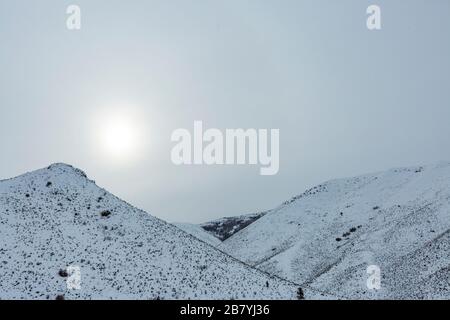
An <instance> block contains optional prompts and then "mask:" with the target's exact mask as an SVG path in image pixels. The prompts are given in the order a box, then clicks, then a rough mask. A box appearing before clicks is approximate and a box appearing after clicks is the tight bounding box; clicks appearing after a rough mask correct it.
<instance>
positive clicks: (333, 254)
mask: <svg viewBox="0 0 450 320" xmlns="http://www.w3.org/2000/svg"><path fill="white" fill-rule="evenodd" d="M219 248H220V249H221V250H224V251H226V252H229V253H230V254H233V255H234V256H235V257H236V258H238V259H240V260H242V261H245V262H247V263H249V264H251V265H253V266H255V267H257V268H260V269H261V270H264V271H266V272H269V273H272V274H276V275H278V276H281V277H284V278H286V279H289V280H292V281H294V282H296V283H298V284H302V285H304V286H307V287H309V288H315V289H316V290H320V291H323V292H327V293H330V294H333V295H336V296H337V297H342V298H418V299H420V298H446V299H449V298H450V164H449V163H441V164H438V165H434V166H427V167H416V168H404V169H393V170H389V171H387V172H382V173H377V174H369V175H364V176H360V177H356V178H350V179H340V180H334V181H329V182H326V183H324V184H322V185H319V186H317V187H315V188H313V189H311V190H308V191H306V192H305V193H303V194H302V195H299V196H297V197H294V198H293V199H291V200H289V201H287V202H286V203H284V204H283V205H281V206H280V207H278V208H276V209H274V210H272V211H271V212H269V213H268V214H267V215H265V216H264V217H262V218H260V219H259V220H257V221H256V222H254V223H253V224H251V225H250V226H248V227H247V228H245V229H243V230H242V231H240V232H238V233H237V234H235V235H234V236H232V237H231V238H229V239H228V240H226V241H225V242H223V243H222V244H221V245H220V246H219ZM369 265H377V266H379V267H380V269H381V275H382V279H381V289H380V290H379V291H372V290H368V288H367V285H366V281H367V279H368V274H367V267H368V266H369Z"/></svg>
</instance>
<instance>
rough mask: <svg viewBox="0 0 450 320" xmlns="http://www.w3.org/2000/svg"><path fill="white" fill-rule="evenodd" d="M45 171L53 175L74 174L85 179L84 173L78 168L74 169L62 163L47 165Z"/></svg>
mask: <svg viewBox="0 0 450 320" xmlns="http://www.w3.org/2000/svg"><path fill="white" fill-rule="evenodd" d="M47 170H51V171H53V172H55V173H75V174H77V175H79V176H82V177H84V178H87V175H86V173H85V172H84V171H83V170H81V169H78V168H75V167H74V166H72V165H70V164H66V163H62V162H57V163H53V164H51V165H49V166H48V167H47Z"/></svg>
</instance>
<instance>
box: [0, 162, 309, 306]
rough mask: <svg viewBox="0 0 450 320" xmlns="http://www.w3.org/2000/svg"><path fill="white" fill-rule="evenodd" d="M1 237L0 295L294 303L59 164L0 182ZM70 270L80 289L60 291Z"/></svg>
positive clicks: (284, 285) (260, 276) (287, 288)
mask: <svg viewBox="0 0 450 320" xmlns="http://www.w3.org/2000/svg"><path fill="white" fill-rule="evenodd" d="M0 237H1V240H2V245H1V247H0V279H1V285H0V299H12V298H14V299H55V298H60V299H62V298H64V299H118V298H122V299H157V298H161V299H201V298H203V299H252V298H255V299H293V298H295V297H296V291H297V288H298V287H297V286H295V285H293V284H292V283H288V282H286V281H283V280H280V279H278V278H276V277H272V276H268V275H267V274H265V273H263V272H260V271H258V270H256V269H253V268H251V267H249V266H247V265H245V264H243V263H241V262H239V261H237V260H235V259H234V258H232V257H230V256H228V255H226V254H224V253H222V252H220V251H218V250H216V249H214V248H213V247H211V246H210V245H208V244H206V243H204V242H201V241H199V240H197V239H195V238H194V237H192V236H190V235H188V234H186V233H185V232H184V231H181V230H180V229H178V228H176V227H175V226H173V225H170V224H168V223H166V222H163V221H161V220H159V219H157V218H155V217H153V216H151V215H149V214H147V213H146V212H144V211H141V210H138V209H136V208H134V207H132V206H130V205H129V204H127V203H125V202H124V201H122V200H120V199H118V198H116V197H115V196H113V195H111V194H110V193H108V192H107V191H105V190H103V189H101V188H99V187H97V186H96V185H95V183H94V182H93V181H90V180H88V179H87V178H86V175H85V174H84V173H83V172H82V171H80V170H78V169H75V168H73V167H71V166H68V165H64V164H55V165H52V166H50V167H48V168H46V169H41V170H38V171H35V172H31V173H28V174H25V175H23V176H20V177H17V178H14V179H9V180H4V181H1V182H0ZM69 266H78V267H80V270H81V290H69V289H68V288H67V286H66V280H67V277H68V274H67V272H66V269H67V267H69ZM305 295H306V297H307V298H308V297H314V296H313V294H312V293H311V294H310V293H309V292H308V291H306V292H305Z"/></svg>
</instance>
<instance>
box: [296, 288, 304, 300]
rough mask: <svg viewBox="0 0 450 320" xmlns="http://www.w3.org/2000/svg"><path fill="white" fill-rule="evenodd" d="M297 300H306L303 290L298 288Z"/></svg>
mask: <svg viewBox="0 0 450 320" xmlns="http://www.w3.org/2000/svg"><path fill="white" fill-rule="evenodd" d="M297 299H298V300H305V294H304V293H303V289H302V288H298V290H297Z"/></svg>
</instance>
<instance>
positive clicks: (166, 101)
mask: <svg viewBox="0 0 450 320" xmlns="http://www.w3.org/2000/svg"><path fill="white" fill-rule="evenodd" d="M70 4H77V5H79V6H80V8H81V12H82V20H81V22H82V27H81V30H77V31H69V30H67V28H66V18H67V15H66V12H65V11H66V8H67V6H68V5H70ZM370 4H378V5H379V6H380V7H381V10H382V11H381V12H382V30H380V31H369V30H368V29H367V27H366V8H367V7H368V6H369V5H370ZM113 110H114V112H116V110H120V111H119V114H122V115H124V116H125V117H126V116H128V115H130V117H131V118H132V119H135V120H131V121H136V126H137V127H139V128H140V129H141V131H140V132H141V134H142V136H141V137H140V138H139V139H140V142H139V148H138V150H137V151H136V150H135V151H134V153H135V154H134V155H133V157H130V158H128V160H127V161H121V162H120V163H119V162H118V161H115V159H113V158H112V157H110V156H108V155H107V154H106V153H105V152H104V151H103V149H102V146H100V145H98V144H99V142H98V140H99V139H98V136H99V132H98V131H99V130H100V129H101V126H102V119H107V118H108V116H109V113H110V112H112V111H113ZM449 119H450V1H448V0H432V1H430V0H426V1H425V0H422V1H417V0H408V1H401V0H398V1H392V0H390V1H380V0H378V1H375V0H374V1H362V0H342V1H335V0H328V1H326V0H321V1H319V0H310V1H309V0H308V1H303V0H292V1H287V0H282V1H274V0H270V1H268V0H253V1H245V0H227V1H218V0H214V1H211V0H177V1H172V0H161V1H149V0H147V1H137V0H132V1H112V0H108V1H106V0H95V1H92V0H89V1H84V0H78V1H61V0H53V1H46V0H41V1H29V0H27V1H22V0H0V179H3V178H9V177H13V176H16V175H19V174H21V173H24V172H27V171H31V170H35V169H38V168H42V167H45V166H47V165H49V164H50V163H54V162H65V163H69V164H72V165H74V166H76V167H78V168H81V169H82V170H84V171H85V172H86V173H87V174H88V176H89V177H90V178H91V179H94V180H96V182H97V184H99V185H100V186H102V187H104V188H106V189H108V190H109V191H110V192H112V193H114V194H116V195H118V196H119V197H121V198H123V199H125V200H126V201H128V202H130V203H132V204H134V205H136V206H138V207H140V208H142V209H145V210H146V211H148V212H149V213H151V214H153V215H155V216H158V217H160V218H162V219H165V220H169V221H180V222H201V221H207V220H210V219H213V218H218V217H221V216H231V215H239V214H244V213H251V212H256V211H260V210H265V209H270V208H273V207H275V206H277V205H278V204H279V203H281V202H283V201H284V200H287V199H288V198H290V197H291V196H293V195H296V194H300V193H302V192H303V191H304V190H305V189H306V188H309V187H312V186H314V185H316V184H319V183H321V182H323V181H325V180H329V179H333V178H339V177H347V176H353V175H357V174H361V173H367V172H372V171H380V170H385V169H389V168H391V167H397V166H411V165H419V164H427V163H434V162H438V161H440V160H450V144H449V142H450V141H449V137H450V124H449V121H450V120H449ZM194 120H202V121H203V124H204V126H205V127H207V128H208V127H215V128H219V129H223V130H224V129H226V128H239V127H241V128H256V129H258V128H266V129H271V128H278V129H280V171H279V173H278V174H277V175H275V176H260V175H259V166H226V167H221V166H175V165H174V164H172V162H171V160H170V150H171V148H172V147H173V145H174V144H173V143H172V142H171V141H170V136H171V133H172V132H173V131H174V130H175V129H177V128H187V129H190V130H192V127H193V122H194ZM137 122H139V123H137Z"/></svg>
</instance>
